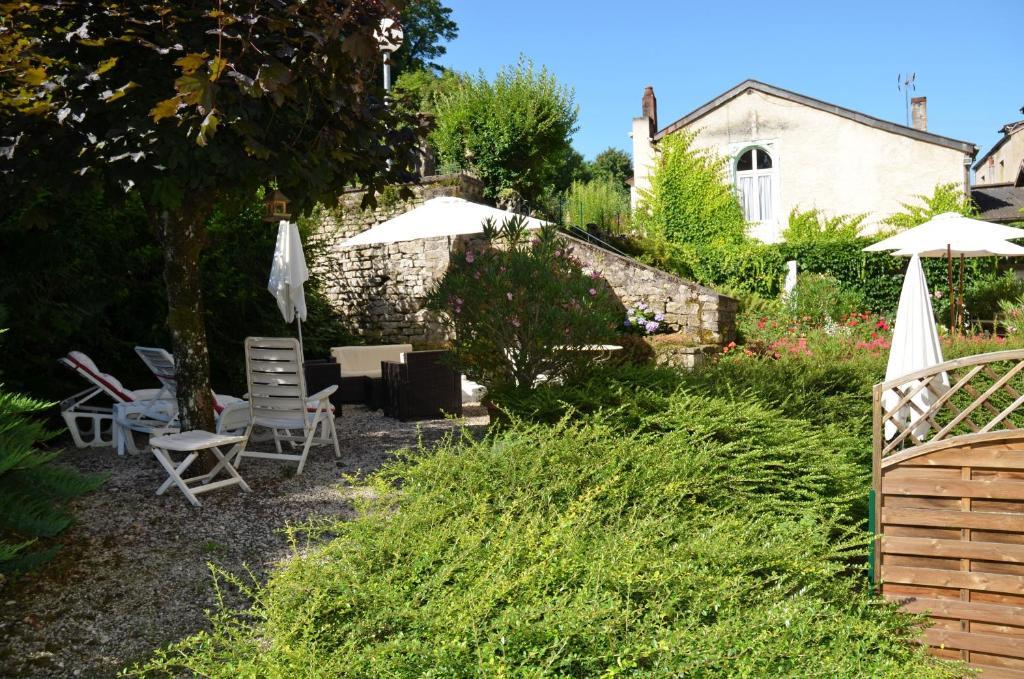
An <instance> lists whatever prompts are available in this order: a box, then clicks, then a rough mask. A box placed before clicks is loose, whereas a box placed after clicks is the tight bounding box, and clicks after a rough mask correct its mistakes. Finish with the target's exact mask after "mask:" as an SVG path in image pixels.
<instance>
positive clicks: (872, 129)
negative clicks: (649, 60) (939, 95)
mask: <svg viewBox="0 0 1024 679" xmlns="http://www.w3.org/2000/svg"><path fill="white" fill-rule="evenodd" d="M925 106H926V99H925V98H924V97H916V98H915V99H914V100H913V105H912V111H913V122H914V124H913V126H911V127H908V126H905V125H899V124H896V123H892V122H889V121H885V120H880V119H878V118H874V117H872V116H869V115H867V114H864V113H860V112H858V111H853V110H851V109H847V108H843V107H842V106H837V105H835V104H829V103H826V102H823V101H820V100H818V99H814V98H812V97H807V96H804V95H802V94H797V93H795V92H790V91H789V90H784V89H782V88H779V87H775V86H773V85H767V84H765V83H761V82H758V81H756V80H746V81H744V82H742V83H740V84H739V85H737V86H736V87H733V88H732V89H730V90H729V91H727V92H725V93H723V94H721V95H719V96H718V97H716V98H714V99H712V100H711V101H709V102H708V103H706V104H704V105H703V106H701V107H699V108H697V109H695V110H694V111H691V112H690V113H688V114H686V115H685V116H683V117H682V118H680V119H679V120H676V121H675V122H673V123H671V124H669V125H667V126H665V127H663V128H659V127H658V111H657V100H656V99H655V96H654V90H653V88H651V87H648V88H647V89H646V90H645V92H644V96H643V100H642V115H641V116H640V117H638V118H634V119H633V128H632V138H633V188H632V202H633V206H634V207H636V205H637V203H638V201H639V197H640V195H641V192H642V191H644V190H648V189H649V188H650V175H651V172H652V169H653V167H654V165H655V163H656V155H657V149H658V143H659V142H660V141H661V140H662V139H664V138H665V136H667V135H670V134H673V133H675V132H678V131H680V130H688V131H691V132H693V133H695V134H696V137H695V142H694V143H695V145H696V146H698V147H700V148H705V149H708V150H710V151H712V152H714V153H715V154H717V155H718V156H720V157H722V158H724V159H725V161H726V163H727V168H726V169H727V173H728V177H729V180H730V181H731V182H732V183H733V185H734V186H735V187H736V191H737V194H738V196H739V198H740V202H741V204H742V205H743V210H744V213H745V215H746V217H747V220H748V221H749V222H750V224H751V226H750V235H751V236H754V237H756V238H759V239H761V240H764V241H767V242H776V241H778V240H780V239H781V236H782V232H783V230H784V229H785V228H786V224H787V222H788V218H789V214H790V211H791V210H793V209H799V210H810V209H818V210H821V211H822V212H823V213H824V214H826V215H839V214H866V215H867V217H866V219H865V229H866V230H872V229H873V228H874V227H875V226H876V225H877V224H878V223H879V222H880V221H881V220H883V219H885V218H886V217H888V216H889V215H891V214H893V213H894V212H898V211H899V210H900V209H901V204H902V203H905V202H910V201H913V199H914V196H916V195H929V194H931V192H932V190H933V189H934V188H935V186H936V185H937V184H945V183H951V182H952V183H955V184H957V185H958V186H960V187H963V189H964V191H967V190H968V189H969V181H970V169H971V165H972V163H973V161H974V157H975V156H976V155H977V152H978V149H977V147H976V146H975V145H974V144H972V143H970V142H966V141H960V140H957V139H952V138H950V137H944V136H941V135H938V134H934V133H932V132H928V131H927V114H926V109H925Z"/></svg>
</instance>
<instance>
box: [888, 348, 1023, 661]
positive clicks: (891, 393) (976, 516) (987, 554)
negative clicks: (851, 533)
mask: <svg viewBox="0 0 1024 679" xmlns="http://www.w3.org/2000/svg"><path fill="white" fill-rule="evenodd" d="M925 394H926V395H927V398H924V399H922V397H921V395H925ZM1022 394H1024V351H1003V352H997V353H992V354H983V355H979V356H972V357H969V358H964V359H959V360H955V361H949V362H947V363H943V364H942V365H938V366H935V367H933V368H930V369H928V370H922V371H919V372H917V373H911V374H910V375H907V376H904V377H901V378H899V379H897V380H891V381H889V382H884V383H882V384H878V385H875V389H874V406H873V408H874V465H873V467H874V469H873V473H874V478H873V488H874V502H875V506H874V507H873V515H874V517H875V523H876V524H877V525H876V527H875V544H874V554H875V557H874V558H875V563H874V577H875V580H876V582H877V584H878V586H879V587H880V589H881V592H882V594H883V595H884V596H886V597H887V598H889V599H893V600H896V601H899V602H900V603H901V605H902V606H903V607H904V608H905V609H906V610H907V611H910V612H913V613H922V614H926V615H928V616H930V618H931V619H932V623H933V624H932V625H931V626H930V627H929V628H928V629H927V630H925V631H924V633H923V642H924V643H926V644H928V646H929V647H930V651H931V653H933V654H935V655H937V656H940V657H945V658H960V659H963V660H966V661H967V662H969V663H970V664H971V665H972V666H973V667H975V668H977V669H981V670H983V673H982V675H981V676H983V677H1020V678H1024V428H1022V427H1024V412H1018V409H1020V408H1021V406H1024V395H1022ZM908 420H909V421H908ZM886 425H888V427H887V426H886ZM887 429H888V432H887Z"/></svg>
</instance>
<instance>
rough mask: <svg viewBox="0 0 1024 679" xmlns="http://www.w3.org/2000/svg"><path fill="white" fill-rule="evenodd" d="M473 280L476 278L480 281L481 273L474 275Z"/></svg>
mask: <svg viewBox="0 0 1024 679" xmlns="http://www.w3.org/2000/svg"><path fill="white" fill-rule="evenodd" d="M473 278H475V279H477V280H480V272H479V271H477V272H476V273H474V274H473Z"/></svg>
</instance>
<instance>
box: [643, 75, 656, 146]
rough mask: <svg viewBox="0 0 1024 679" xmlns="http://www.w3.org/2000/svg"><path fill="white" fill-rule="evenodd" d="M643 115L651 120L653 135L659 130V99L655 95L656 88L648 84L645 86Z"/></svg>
mask: <svg viewBox="0 0 1024 679" xmlns="http://www.w3.org/2000/svg"><path fill="white" fill-rule="evenodd" d="M641 110H642V114H641V115H642V116H643V117H644V118H647V120H649V121H650V127H651V136H652V137H653V136H654V133H655V132H657V131H658V99H657V98H656V97H655V96H654V88H653V87H651V86H650V85H648V86H647V87H645V88H644V98H643V99H642V100H641Z"/></svg>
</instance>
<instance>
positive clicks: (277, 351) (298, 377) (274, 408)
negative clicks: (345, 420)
mask: <svg viewBox="0 0 1024 679" xmlns="http://www.w3.org/2000/svg"><path fill="white" fill-rule="evenodd" d="M245 374H246V379H247V380H248V384H249V394H248V398H249V412H250V420H249V428H248V430H247V431H246V434H245V435H246V439H247V441H248V440H249V439H250V437H251V434H252V430H253V427H256V426H261V427H266V428H268V429H270V430H272V431H273V432H274V443H275V446H276V448H277V452H275V453H265V452H262V451H258V450H248V442H247V443H246V446H245V449H244V450H242V451H241V452H240V453H239V454H238V457H237V462H236V464H235V467H236V469H237V468H238V467H239V466H240V465H241V464H242V459H243V458H245V457H255V458H266V459H271V460H288V461H290V462H298V463H299V468H298V472H297V473H299V474H301V473H302V470H303V468H304V467H305V466H306V456H307V455H308V454H309V448H310V446H312V445H313V444H314V443H318V444H328V443H331V444H333V445H334V456H335V457H341V448H340V447H339V446H338V432H337V430H336V429H335V427H334V409H333V408H332V407H331V402H330V400H329V398H330V395H331V394H333V393H334V392H335V391H336V390H337V389H338V385H336V384H334V385H331V386H329V387H327V388H326V389H323V390H321V391H319V392H317V393H315V394H312V395H310V396H307V395H306V376H305V373H304V371H303V368H302V347H301V346H300V345H299V341H298V340H297V339H295V338H293V337H247V338H246V340H245ZM318 428H319V429H320V431H321V433H320V436H317V429H318ZM282 430H284V431H285V432H286V433H285V434H284V435H281V434H280V433H279V432H280V431H282ZM292 431H296V432H299V431H301V432H302V435H301V436H296V435H293V434H292V433H291V432H292ZM281 441H287V442H288V443H291V444H294V443H302V452H301V453H283V452H281Z"/></svg>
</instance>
